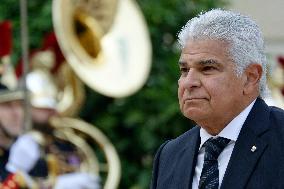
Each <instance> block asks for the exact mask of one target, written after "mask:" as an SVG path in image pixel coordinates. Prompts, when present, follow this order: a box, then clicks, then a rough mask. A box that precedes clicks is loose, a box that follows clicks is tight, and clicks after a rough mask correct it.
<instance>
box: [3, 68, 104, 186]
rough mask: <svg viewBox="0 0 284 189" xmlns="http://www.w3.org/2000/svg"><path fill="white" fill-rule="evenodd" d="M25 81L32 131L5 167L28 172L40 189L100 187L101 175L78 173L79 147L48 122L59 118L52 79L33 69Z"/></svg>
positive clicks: (23, 136) (15, 146)
mask: <svg viewBox="0 0 284 189" xmlns="http://www.w3.org/2000/svg"><path fill="white" fill-rule="evenodd" d="M26 80H27V87H28V89H29V91H30V97H31V98H30V99H31V106H32V108H31V115H32V116H31V117H32V122H33V131H32V132H29V133H27V134H24V135H22V136H21V137H19V138H18V140H17V141H16V142H15V144H13V146H12V148H11V152H10V157H9V161H8V164H7V165H6V168H7V169H8V170H9V171H10V172H13V173H16V172H18V171H21V172H24V173H28V175H29V176H31V177H32V178H36V181H38V182H37V184H39V185H40V188H44V187H46V186H49V187H50V185H54V187H53V188H55V189H65V188H66V189H67V188H68V189H72V188H74V189H81V188H82V189H98V188H100V179H99V177H98V176H95V175H91V174H88V173H83V172H78V169H77V170H76V167H79V163H80V157H79V154H78V153H77V149H76V147H75V146H74V145H72V144H71V143H70V142H68V141H64V140H60V138H58V137H55V136H54V135H56V129H55V128H53V127H52V126H51V125H50V123H49V120H50V118H51V117H52V116H58V112H57V111H56V109H55V107H56V103H57V101H56V95H57V89H56V87H55V85H54V83H53V82H52V78H51V77H49V76H48V74H47V73H46V72H44V71H42V70H34V71H33V72H31V73H29V74H28V76H27V78H26ZM50 157H53V158H50ZM74 171H75V172H74ZM50 175H59V176H57V178H56V179H55V180H54V183H46V180H47V178H49V176H50ZM31 185H32V184H31Z"/></svg>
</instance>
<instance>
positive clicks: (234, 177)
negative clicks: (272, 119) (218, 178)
mask: <svg viewBox="0 0 284 189" xmlns="http://www.w3.org/2000/svg"><path fill="white" fill-rule="evenodd" d="M268 129H269V108H268V106H267V105H266V104H265V103H264V102H263V100H261V99H257V100H256V102H255V104H254V106H253V108H252V110H251V112H250V113H249V115H248V117H247V119H246V121H245V123H244V125H243V127H242V130H241V132H240V134H239V137H238V139H237V141H236V144H235V147H234V150H233V152H232V155H231V158H230V161H229V164H228V166H227V169H226V173H225V175H224V179H223V182H222V185H221V189H225V188H230V189H234V188H245V185H246V183H247V181H248V180H249V177H250V175H251V173H252V172H253V170H254V166H255V165H256V163H257V161H258V159H259V158H260V157H261V155H262V154H263V153H264V151H265V149H266V147H267V143H266V141H265V140H263V139H262V138H261V135H262V134H263V133H265V132H267V131H268Z"/></svg>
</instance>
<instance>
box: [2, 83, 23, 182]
mask: <svg viewBox="0 0 284 189" xmlns="http://www.w3.org/2000/svg"><path fill="white" fill-rule="evenodd" d="M22 99H23V92H22V91H21V90H13V91H11V90H9V89H8V88H7V87H6V86H5V85H3V84H0V181H1V182H3V181H4V180H5V179H6V178H7V177H8V175H9V172H8V171H7V170H6V169H5V165H6V163H7V161H8V157H9V149H10V146H11V144H12V143H13V142H14V140H15V138H16V137H17V136H18V135H19V134H20V133H21V132H22V126H23V124H22V120H23V109H22Z"/></svg>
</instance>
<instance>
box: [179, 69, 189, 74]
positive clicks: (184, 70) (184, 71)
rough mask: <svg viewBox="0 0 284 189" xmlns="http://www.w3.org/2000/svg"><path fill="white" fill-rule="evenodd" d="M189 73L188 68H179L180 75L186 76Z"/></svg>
mask: <svg viewBox="0 0 284 189" xmlns="http://www.w3.org/2000/svg"><path fill="white" fill-rule="evenodd" d="M188 71H189V69H188V68H180V73H181V74H186V73H187V72H188Z"/></svg>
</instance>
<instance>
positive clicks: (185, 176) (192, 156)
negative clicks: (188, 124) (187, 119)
mask: <svg viewBox="0 0 284 189" xmlns="http://www.w3.org/2000/svg"><path fill="white" fill-rule="evenodd" d="M194 129H195V131H194V132H193V133H192V135H191V136H190V139H189V140H188V143H187V145H185V147H184V149H183V153H182V155H181V158H180V161H179V162H178V164H177V166H176V169H175V180H176V182H175V183H177V186H175V188H176V189H189V188H191V185H192V178H193V173H194V168H195V165H196V160H197V153H198V150H199V145H200V135H199V130H200V128H199V127H196V128H194Z"/></svg>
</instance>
